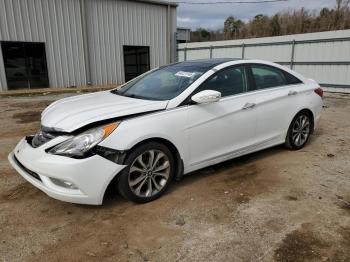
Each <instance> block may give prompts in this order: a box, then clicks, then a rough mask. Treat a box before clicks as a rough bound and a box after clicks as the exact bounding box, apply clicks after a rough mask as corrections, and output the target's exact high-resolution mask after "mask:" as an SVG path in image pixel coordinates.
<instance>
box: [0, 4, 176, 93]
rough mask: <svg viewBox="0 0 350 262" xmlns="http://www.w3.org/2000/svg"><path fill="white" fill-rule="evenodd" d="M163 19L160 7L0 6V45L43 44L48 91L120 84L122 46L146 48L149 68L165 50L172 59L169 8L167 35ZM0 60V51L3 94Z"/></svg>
mask: <svg viewBox="0 0 350 262" xmlns="http://www.w3.org/2000/svg"><path fill="white" fill-rule="evenodd" d="M167 17H168V7H167V6H166V5H160V4H152V3H143V2H136V1H123V0H0V41H26V42H44V43H45V48H46V57H47V66H48V73H49V80H50V86H52V87H63V86H71V85H84V84H86V83H87V81H89V80H91V81H92V83H93V84H109V83H123V82H124V65H123V51H122V50H123V45H143V46H149V47H150V60H151V61H150V63H151V68H154V67H157V66H161V65H164V64H166V63H167V62H168V60H167V58H168V54H169V53H170V52H171V50H173V52H172V55H171V57H172V58H173V57H175V53H174V52H175V43H174V41H175V39H174V35H175V32H176V8H175V7H174V6H172V7H171V8H170V20H169V21H170V22H171V24H170V26H169V28H170V29H171V32H168V19H167ZM84 21H86V24H83V23H84ZM83 25H85V28H86V30H83V29H84V26H83ZM85 33H86V34H85ZM169 37H171V39H172V41H171V43H172V44H171V45H170V46H169ZM84 40H87V41H85V42H84ZM84 47H85V49H84ZM172 47H173V48H172ZM86 49H88V50H86ZM2 59H3V56H2V54H1V48H0V90H6V86H7V84H6V77H5V70H4V63H3V60H2ZM89 72H91V79H88V78H90V77H89V76H88V75H87V74H88V73H89Z"/></svg>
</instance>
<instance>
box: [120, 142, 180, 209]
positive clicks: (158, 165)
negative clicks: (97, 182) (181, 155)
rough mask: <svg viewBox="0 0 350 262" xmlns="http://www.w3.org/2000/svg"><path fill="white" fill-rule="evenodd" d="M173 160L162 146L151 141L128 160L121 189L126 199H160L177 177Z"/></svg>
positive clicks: (122, 177) (121, 180) (138, 200)
mask: <svg viewBox="0 0 350 262" xmlns="http://www.w3.org/2000/svg"><path fill="white" fill-rule="evenodd" d="M174 163H175V162H174V157H173V156H172V154H171V152H170V150H169V149H168V148H167V147H166V146H165V145H163V144H160V143H156V142H149V143H146V144H143V145H141V146H139V147H137V148H135V149H134V150H133V151H132V152H131V153H130V154H129V156H128V157H127V158H126V161H125V164H126V165H127V167H126V168H125V169H124V170H123V171H122V173H121V174H120V177H119V182H118V190H119V193H120V194H121V195H122V196H123V197H124V198H126V199H128V200H130V201H133V202H137V203H146V202H149V201H152V200H155V199H157V198H158V197H160V196H161V195H162V194H163V192H164V191H165V190H166V188H167V187H168V185H169V184H170V182H171V180H172V178H173V176H174V170H175V168H174Z"/></svg>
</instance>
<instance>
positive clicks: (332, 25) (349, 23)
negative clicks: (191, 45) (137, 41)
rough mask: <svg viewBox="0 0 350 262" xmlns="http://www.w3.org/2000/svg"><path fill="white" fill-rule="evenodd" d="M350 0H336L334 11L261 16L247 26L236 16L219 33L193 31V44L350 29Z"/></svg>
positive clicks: (299, 11)
mask: <svg viewBox="0 0 350 262" xmlns="http://www.w3.org/2000/svg"><path fill="white" fill-rule="evenodd" d="M349 3H350V0H336V4H335V7H334V8H331V9H329V8H323V9H321V11H319V12H315V11H308V10H305V9H304V8H301V9H299V10H294V11H284V12H280V13H277V14H275V15H273V16H267V15H264V14H258V15H256V16H255V17H254V18H253V19H251V20H250V21H248V22H246V23H244V22H243V21H242V20H240V19H236V18H235V17H233V16H230V17H228V18H227V19H226V20H225V23H224V27H223V28H222V29H219V30H208V29H204V28H198V29H197V30H195V31H192V32H191V42H202V41H219V40H231V39H245V38H255V37H268V36H280V35H290V34H301V33H311V32H322V31H331V30H342V29H350V8H349Z"/></svg>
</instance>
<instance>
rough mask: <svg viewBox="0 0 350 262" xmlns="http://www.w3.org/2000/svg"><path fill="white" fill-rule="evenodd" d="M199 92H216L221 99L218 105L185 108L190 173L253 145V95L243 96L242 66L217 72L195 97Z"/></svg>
mask: <svg viewBox="0 0 350 262" xmlns="http://www.w3.org/2000/svg"><path fill="white" fill-rule="evenodd" d="M203 90H216V91H219V92H221V95H222V98H221V100H220V101H218V102H214V103H210V104H194V105H190V106H189V107H188V119H189V121H188V128H187V129H188V131H189V147H190V154H191V157H190V165H191V166H192V167H193V169H195V168H196V167H203V166H207V165H210V164H213V163H215V162H217V161H218V160H219V161H220V160H223V159H225V158H227V159H229V158H230V157H231V156H232V154H234V153H235V152H238V151H240V150H242V149H243V150H244V149H246V148H247V147H248V146H250V145H253V144H254V141H255V125H256V111H255V108H254V94H253V93H254V92H253V93H247V76H246V70H245V67H244V66H233V67H229V68H224V69H222V70H220V71H219V72H217V73H216V74H214V75H213V76H211V77H210V78H209V79H208V80H207V81H206V82H204V83H203V84H202V85H201V86H199V87H198V88H197V90H196V91H195V93H198V92H200V91H203ZM195 93H194V94H195Z"/></svg>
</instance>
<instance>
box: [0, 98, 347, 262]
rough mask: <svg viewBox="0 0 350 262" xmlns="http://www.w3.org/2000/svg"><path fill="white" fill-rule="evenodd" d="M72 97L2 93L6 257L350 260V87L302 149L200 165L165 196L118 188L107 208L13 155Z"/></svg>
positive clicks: (0, 216)
mask: <svg viewBox="0 0 350 262" xmlns="http://www.w3.org/2000/svg"><path fill="white" fill-rule="evenodd" d="M70 95H72V94H70ZM64 96H68V94H66V95H62V94H61V95H47V96H31V97H10V98H0V114H1V119H2V121H1V129H0V170H1V175H0V260H1V261H48V260H50V261H100V260H102V259H104V260H106V261H350V206H349V204H347V203H349V202H350V96H346V95H332V96H331V95H328V96H326V98H325V108H324V111H323V115H322V119H321V122H320V125H319V128H318V129H317V131H316V132H315V133H314V135H313V136H312V138H311V141H310V142H309V144H308V145H307V146H306V147H305V148H304V149H302V150H300V151H288V150H286V149H284V148H283V147H275V148H271V149H268V150H264V151H262V152H259V153H254V154H251V155H248V156H245V157H241V158H238V159H235V160H231V161H227V162H225V163H222V164H219V165H215V166H212V167H209V168H206V169H203V170H200V171H197V172H194V173H193V174H191V175H190V176H186V177H184V179H183V180H182V181H180V182H174V183H173V185H172V186H171V187H170V188H169V190H168V191H167V193H166V194H165V195H164V196H163V197H162V198H160V199H159V200H157V201H154V202H151V203H147V204H143V205H137V204H133V203H130V202H127V201H125V200H123V199H121V198H120V197H118V196H117V195H115V194H112V195H111V196H110V197H109V198H108V199H107V201H106V202H105V204H104V205H103V206H99V207H95V206H83V205H74V204H69V203H64V202H60V201H57V200H54V199H51V198H49V197H47V196H46V195H45V194H44V193H42V192H41V191H39V190H37V189H36V188H34V187H33V186H31V185H30V184H29V183H27V182H25V180H24V179H22V178H21V177H20V176H19V175H18V174H17V173H16V172H15V171H14V170H13V169H12V168H11V167H10V165H9V164H8V162H7V155H8V153H9V152H10V151H11V150H12V149H13V148H14V146H15V144H16V143H17V142H18V141H19V139H20V138H21V137H22V136H24V135H26V134H33V133H34V132H36V130H37V129H38V127H39V121H38V120H39V117H40V112H41V111H42V109H43V108H45V107H46V106H47V105H48V104H49V103H51V102H52V101H54V100H57V99H59V98H62V97H64Z"/></svg>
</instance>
